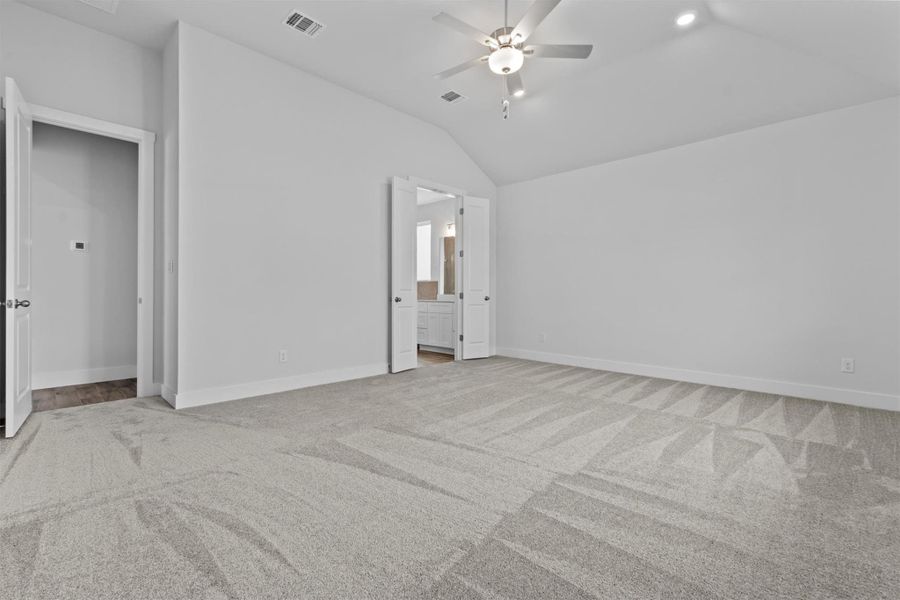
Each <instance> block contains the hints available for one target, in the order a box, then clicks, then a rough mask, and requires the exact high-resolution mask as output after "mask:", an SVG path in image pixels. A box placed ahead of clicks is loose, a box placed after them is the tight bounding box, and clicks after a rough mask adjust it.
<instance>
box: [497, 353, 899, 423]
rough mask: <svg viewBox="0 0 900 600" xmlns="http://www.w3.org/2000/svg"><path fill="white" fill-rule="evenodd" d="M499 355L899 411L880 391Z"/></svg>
mask: <svg viewBox="0 0 900 600" xmlns="http://www.w3.org/2000/svg"><path fill="white" fill-rule="evenodd" d="M497 354H498V355H501V356H509V357H512V358H524V359H527V360H537V361H541V362H548V363H556V364H560V365H569V366H573V367H585V368H588V369H600V370H602V371H614V372H617V373H628V374H630V375H644V376H645V377H656V378H659V379H674V380H677V381H687V382H689V383H700V384H703V385H715V386H718V387H725V388H734V389H739V390H749V391H751V392H763V393H766V394H778V395H779V396H793V397H796V398H810V399H812V400H824V401H826V402H837V403H839V404H850V405H853V406H861V407H865V408H878V409H882V410H895V411H900V397H898V396H894V395H891V394H882V393H878V392H864V391H862V390H850V389H844V388H835V387H826V386H820V385H811V384H807V383H794V382H790V381H777V380H774V379H758V378H756V377H744V376H742V375H725V374H722V373H711V372H709V371H691V370H688V369H675V368H672V367H660V366H656V365H645V364H640V363H630V362H621V361H615V360H604V359H602V358H589V357H587V356H573V355H570V354H555V353H551V352H539V351H536V350H522V349H519V348H497Z"/></svg>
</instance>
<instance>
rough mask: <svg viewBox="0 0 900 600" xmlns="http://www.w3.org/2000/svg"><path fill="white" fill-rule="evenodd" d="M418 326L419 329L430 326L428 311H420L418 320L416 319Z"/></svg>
mask: <svg viewBox="0 0 900 600" xmlns="http://www.w3.org/2000/svg"><path fill="white" fill-rule="evenodd" d="M416 327H418V328H419V329H422V328H423V327H428V313H423V312H419V316H418V320H417V321H416Z"/></svg>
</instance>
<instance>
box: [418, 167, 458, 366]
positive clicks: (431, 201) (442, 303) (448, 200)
mask: <svg viewBox="0 0 900 600" xmlns="http://www.w3.org/2000/svg"><path fill="white" fill-rule="evenodd" d="M459 204H460V198H459V196H457V195H456V194H453V193H449V192H444V191H440V190H436V189H432V188H429V187H424V186H422V185H419V186H417V187H416V299H417V301H418V309H417V314H416V317H417V318H416V350H417V365H418V366H419V367H423V366H428V365H433V364H440V363H443V362H450V361H452V360H454V359H455V358H456V353H457V345H458V344H457V341H458V333H457V331H458V327H457V318H456V316H457V312H458V311H457V290H456V281H457V276H456V267H457V260H456V255H457V246H456V220H457V214H458V212H459Z"/></svg>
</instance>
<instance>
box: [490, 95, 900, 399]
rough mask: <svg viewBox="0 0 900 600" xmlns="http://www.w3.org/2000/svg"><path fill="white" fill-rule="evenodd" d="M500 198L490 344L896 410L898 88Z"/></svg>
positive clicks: (508, 191) (507, 190)
mask: <svg viewBox="0 0 900 600" xmlns="http://www.w3.org/2000/svg"><path fill="white" fill-rule="evenodd" d="M498 195H499V201H498V204H497V217H498V220H499V226H498V231H497V245H498V249H497V262H498V264H499V265H500V266H501V270H500V271H499V274H498V288H499V289H498V293H497V299H498V302H499V308H498V318H499V323H498V346H499V347H500V348H499V349H498V352H500V353H506V354H512V355H517V356H526V357H532V358H539V359H547V360H554V361H557V362H564V363H571V364H582V365H586V366H594V367H598V368H607V369H613V370H619V371H626V372H636V373H644V374H650V375H657V376H664V377H670V378H676V379H687V380H694V381H700V382H705V383H715V384H720V385H730V386H732V387H741V388H749V389H759V390H762V391H770V392H776V393H788V394H794V395H799V396H807V397H812V398H818V399H825V400H836V401H843V402H851V403H858V404H865V405H869V406H877V407H883V408H895V409H896V408H900V404H898V400H897V394H898V391H900V380H898V377H900V350H898V345H900V344H898V342H900V336H898V333H900V235H898V234H900V227H898V225H900V212H898V198H900V104H898V99H897V98H892V99H888V100H882V101H878V102H874V103H871V104H865V105H860V106H856V107H851V108H847V109H843V110H838V111H833V112H828V113H823V114H819V115H815V116H810V117H805V118H801V119H796V120H792V121H787V122H783V123H779V124H775V125H771V126H767V127H761V128H758V129H753V130H749V131H745V132H742V133H737V134H733V135H728V136H725V137H721V138H716V139H712V140H708V141H704V142H699V143H696V144H691V145H687V146H681V147H678V148H674V149H671V150H665V151H661V152H657V153H653V154H649V155H644V156H640V157H636V158H631V159H627V160H622V161H618V162H613V163H608V164H603V165H598V166H594V167H589V168H586V169H581V170H578V171H572V172H569V173H564V174H560V175H554V176H549V177H544V178H541V179H536V180H533V181H528V182H523V183H518V184H514V185H508V186H504V187H501V188H500V189H499V190H498ZM541 333H543V334H545V336H546V337H545V340H546V341H545V342H543V343H541V342H539V341H538V339H539V335H540V334H541ZM842 357H853V358H855V359H856V373H855V374H853V375H848V374H842V373H840V372H839V367H840V360H841V358H842Z"/></svg>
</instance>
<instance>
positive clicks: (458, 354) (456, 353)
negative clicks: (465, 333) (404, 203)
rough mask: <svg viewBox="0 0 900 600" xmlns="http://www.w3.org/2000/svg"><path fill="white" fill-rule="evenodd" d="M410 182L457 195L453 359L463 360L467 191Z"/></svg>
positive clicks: (413, 179) (416, 180)
mask: <svg viewBox="0 0 900 600" xmlns="http://www.w3.org/2000/svg"><path fill="white" fill-rule="evenodd" d="M408 179H409V182H410V183H412V184H413V185H415V186H416V187H422V188H427V189H429V190H434V191H435V192H442V193H444V194H453V195H454V196H456V210H455V214H454V217H455V218H454V227H455V229H456V252H457V255H456V260H455V262H454V264H455V265H456V268H455V271H456V293H455V294H454V295H455V296H456V299H455V300H454V303H455V306H456V338H455V339H454V340H453V360H462V345H461V344H460V343H459V334H460V332H462V330H463V320H462V304H461V303H460V301H459V291H460V290H459V286H460V285H461V284H462V260H460V258H459V251H460V249H462V236H463V226H462V220H463V218H464V217H465V215H460V214H459V210H460V209H461V208H462V203H463V197H464V196H465V195H466V191H465V190H463V189H460V188H455V187H450V186H449V185H444V184H443V183H437V182H434V181H428V180H427V179H422V178H421V177H409V178H408Z"/></svg>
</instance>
